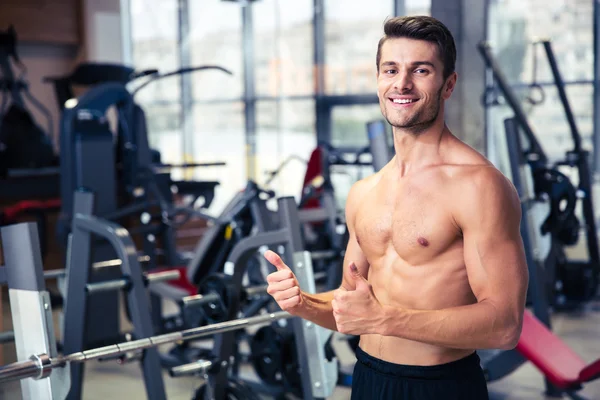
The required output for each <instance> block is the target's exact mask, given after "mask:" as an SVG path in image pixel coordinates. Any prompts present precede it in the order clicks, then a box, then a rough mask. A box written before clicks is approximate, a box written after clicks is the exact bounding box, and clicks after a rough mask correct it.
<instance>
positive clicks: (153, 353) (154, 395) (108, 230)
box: [63, 192, 166, 400]
mask: <svg viewBox="0 0 600 400" xmlns="http://www.w3.org/2000/svg"><path fill="white" fill-rule="evenodd" d="M93 209H94V195H93V194H92V193H86V192H78V193H76V195H75V212H76V214H75V217H74V218H73V223H72V237H71V240H70V243H69V248H68V252H67V254H68V260H67V280H68V282H67V299H68V302H67V303H66V305H65V309H64V330H63V335H64V339H63V342H64V343H63V346H64V352H65V354H70V353H77V352H81V351H84V350H86V349H87V348H88V347H87V346H86V337H87V336H88V335H89V331H90V326H89V323H86V320H88V319H90V318H89V317H90V316H89V315H88V308H87V305H88V303H89V302H90V300H92V298H89V296H90V293H89V292H88V291H86V286H87V285H88V284H89V283H90V281H91V279H90V278H91V272H92V268H91V256H92V249H93V248H94V247H96V246H97V245H93V244H92V242H94V241H96V240H98V238H103V239H106V240H107V241H108V242H109V245H110V246H111V247H112V248H113V249H114V251H115V253H116V254H117V255H118V258H120V259H121V260H122V263H121V265H120V271H121V275H122V276H125V277H127V279H128V280H129V281H130V282H131V285H130V287H129V290H128V291H127V294H126V300H127V303H128V306H129V313H130V318H131V321H132V323H133V326H134V335H135V338H136V339H141V338H147V337H151V336H153V335H154V328H153V326H152V319H151V314H150V309H151V307H150V302H149V299H148V297H147V294H146V289H145V285H144V282H143V280H142V276H143V275H142V268H141V266H140V263H139V261H138V255H137V251H136V248H135V244H134V243H133V239H132V238H131V236H130V235H129V233H128V232H127V231H126V230H125V229H124V228H122V227H120V226H119V225H117V224H115V223H111V222H108V221H104V220H98V219H96V218H95V217H93V216H92V211H93ZM113 295H114V293H113ZM96 296H98V295H96V294H95V295H94V297H96ZM91 317H94V318H97V316H94V315H92V316H91ZM115 339H117V338H115ZM141 364H142V370H143V375H144V384H145V387H146V394H147V396H148V399H155V400H159V399H165V398H166V392H165V388H164V383H163V380H162V374H161V365H160V359H159V356H158V350H157V349H147V350H146V351H145V353H144V356H143V358H142V361H141ZM82 390H83V364H74V365H72V367H71V390H70V392H69V396H68V399H73V400H76V399H80V398H81V393H82Z"/></svg>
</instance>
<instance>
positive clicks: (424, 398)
mask: <svg viewBox="0 0 600 400" xmlns="http://www.w3.org/2000/svg"><path fill="white" fill-rule="evenodd" d="M356 358H357V362H356V365H355V367H354V373H353V375H352V397H351V399H352V400H383V399H394V400H413V399H414V400H430V399H431V400H440V399H443V400H488V398H489V397H488V390H487V382H486V381H485V377H484V375H483V371H482V369H481V364H480V360H479V356H478V355H477V353H473V354H471V355H469V356H467V357H465V358H462V359H460V360H457V361H452V362H449V363H447V364H441V365H434V366H416V365H401V364H393V363H390V362H387V361H382V360H380V359H378V358H375V357H373V356H371V355H369V354H367V353H365V352H364V351H363V350H362V349H361V348H360V347H359V348H357V349H356Z"/></svg>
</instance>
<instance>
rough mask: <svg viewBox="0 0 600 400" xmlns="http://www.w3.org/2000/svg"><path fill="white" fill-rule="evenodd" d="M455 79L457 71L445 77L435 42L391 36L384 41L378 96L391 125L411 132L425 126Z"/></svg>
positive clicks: (450, 91)
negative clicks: (392, 37)
mask: <svg viewBox="0 0 600 400" xmlns="http://www.w3.org/2000/svg"><path fill="white" fill-rule="evenodd" d="M455 83H456V74H452V75H451V76H450V77H449V78H448V79H447V80H444V65H443V63H442V60H441V59H440V57H439V55H438V52H437V47H436V45H435V44H434V43H430V42H427V41H423V40H414V39H408V38H394V39H388V40H387V41H386V42H385V43H384V44H383V46H382V48H381V61H380V63H379V73H378V75H377V96H378V97H379V105H380V106H381V112H382V113H383V116H384V117H385V118H386V119H387V120H388V122H389V123H390V125H392V126H394V127H397V128H402V129H407V130H411V131H413V132H414V133H419V132H421V131H423V130H424V129H427V128H428V127H429V126H431V125H432V124H433V123H434V122H435V121H436V119H437V118H438V115H439V112H440V107H441V104H442V99H443V100H446V99H448V98H449V97H450V95H451V94H452V90H453V89H454V84H455Z"/></svg>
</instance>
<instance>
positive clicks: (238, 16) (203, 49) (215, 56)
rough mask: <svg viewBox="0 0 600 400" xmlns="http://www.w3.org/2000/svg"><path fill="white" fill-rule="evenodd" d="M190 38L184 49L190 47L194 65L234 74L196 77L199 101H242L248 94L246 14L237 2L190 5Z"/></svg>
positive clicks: (210, 0)
mask: <svg viewBox="0 0 600 400" xmlns="http://www.w3.org/2000/svg"><path fill="white" fill-rule="evenodd" d="M189 7H190V9H189V11H190V16H189V21H188V23H189V27H190V34H189V38H187V42H186V43H184V44H183V45H184V46H186V47H189V51H190V53H191V54H190V56H191V57H190V58H191V64H192V65H193V66H199V65H218V66H221V67H224V68H226V69H228V70H230V71H231V72H232V73H233V75H232V76H229V75H226V74H224V73H222V72H220V71H201V72H195V73H192V74H191V75H190V76H191V81H192V91H193V97H194V99H195V100H203V101H204V100H212V99H240V98H241V97H242V94H243V91H244V89H243V88H244V69H243V66H244V64H243V58H242V50H243V49H242V10H241V8H240V5H239V4H238V3H235V2H224V1H220V0H203V1H189Z"/></svg>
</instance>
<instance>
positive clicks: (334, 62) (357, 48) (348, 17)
mask: <svg viewBox="0 0 600 400" xmlns="http://www.w3.org/2000/svg"><path fill="white" fill-rule="evenodd" d="M393 16H394V4H393V2H392V1H391V0H376V1H368V2H367V1H361V0H352V1H348V0H325V66H324V69H325V89H326V93H327V94H336V95H343V94H365V93H375V90H376V81H375V75H376V71H377V70H376V66H375V56H376V55H377V43H378V42H379V39H380V38H381V36H382V35H383V24H384V23H385V20H386V18H390V17H393Z"/></svg>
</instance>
